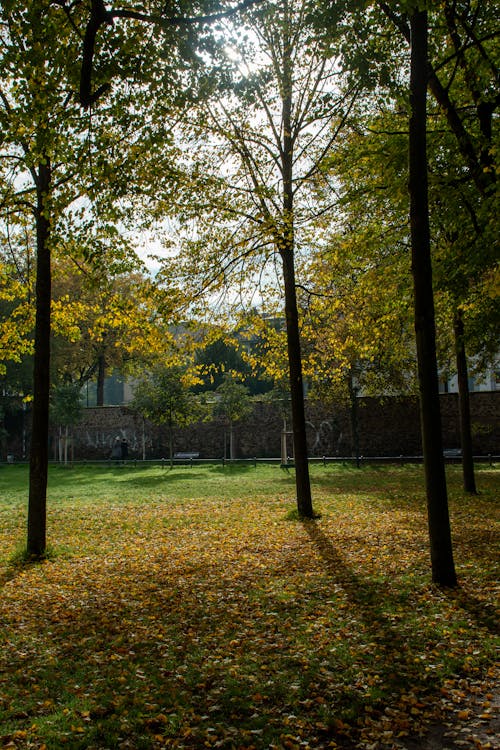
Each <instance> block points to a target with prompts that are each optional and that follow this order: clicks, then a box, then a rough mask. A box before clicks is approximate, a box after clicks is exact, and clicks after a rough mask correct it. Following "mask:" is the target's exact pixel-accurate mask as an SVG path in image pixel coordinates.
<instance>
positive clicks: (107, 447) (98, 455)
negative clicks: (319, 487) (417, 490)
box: [2, 392, 500, 459]
mask: <svg viewBox="0 0 500 750" xmlns="http://www.w3.org/2000/svg"><path fill="white" fill-rule="evenodd" d="M440 398H441V412H442V420H443V445H444V447H445V448H458V447H459V445H460V432H459V419H458V396H457V394H452V393H450V394H441V396H440ZM471 415H472V430H473V447H474V453H475V454H476V455H481V454H483V455H487V454H489V453H491V454H499V453H500V440H499V433H498V425H499V422H500V419H499V418H500V393H499V392H490V393H488V392H477V393H472V394H471ZM306 419H307V425H308V426H307V430H308V444H309V453H310V455H311V456H350V455H352V450H353V448H352V444H353V441H352V434H351V424H350V414H349V410H348V408H346V406H345V405H339V404H337V405H336V404H330V405H328V406H326V405H325V406H322V405H319V404H313V403H307V404H306ZM287 426H288V428H290V422H288V425H287ZM282 428H283V418H282V416H281V415H280V412H279V410H278V408H277V407H274V406H273V405H272V404H268V403H263V402H257V403H256V404H255V407H254V410H253V413H252V414H251V416H250V417H249V418H248V419H246V420H245V421H244V422H241V423H238V424H236V425H235V427H234V433H235V448H236V455H237V456H238V457H241V458H252V457H254V456H256V457H259V458H278V457H279V456H280V454H281V431H282ZM227 432H228V431H227V428H225V426H224V424H223V423H221V422H207V423H198V424H194V425H191V426H189V427H185V428H182V429H176V430H174V451H176V452H178V451H199V453H200V456H201V457H202V458H216V457H217V458H218V457H222V456H223V455H224V441H226V455H229V450H228V448H227V445H228V434H227ZM117 437H119V438H120V439H122V438H125V439H126V440H127V442H128V444H129V455H130V456H131V457H137V458H142V449H143V441H144V443H145V447H146V455H147V457H148V458H161V457H165V458H166V457H168V432H167V429H166V428H165V427H163V428H159V427H155V426H154V425H151V424H149V423H148V422H147V421H146V422H144V421H143V419H142V418H141V417H140V416H139V415H138V414H136V413H134V412H133V411H132V410H131V409H129V408H127V407H118V406H117V407H112V406H105V407H91V408H88V409H85V410H84V417H83V420H82V421H81V422H80V423H79V424H78V425H77V426H76V427H75V428H74V457H75V458H76V459H106V458H109V457H110V454H111V448H112V445H113V442H114V441H115V439H116V438H117ZM359 441H360V453H361V455H363V456H399V455H405V456H409V455H420V454H421V452H422V445H421V440H420V428H419V414H418V401H417V399H416V398H385V399H382V400H381V399H376V398H363V399H360V408H359ZM28 442H29V441H28ZM54 444H55V439H54V436H53V435H52V436H51V451H52V453H51V455H54V453H53V447H54ZM291 450H292V449H291V436H289V438H288V452H289V454H291ZM4 452H5V453H6V454H7V453H13V454H14V455H15V456H16V458H22V437H21V435H20V434H19V433H17V434H15V435H11V436H9V438H8V439H7V441H6V443H5V445H4ZM2 457H3V458H4V459H5V456H2Z"/></svg>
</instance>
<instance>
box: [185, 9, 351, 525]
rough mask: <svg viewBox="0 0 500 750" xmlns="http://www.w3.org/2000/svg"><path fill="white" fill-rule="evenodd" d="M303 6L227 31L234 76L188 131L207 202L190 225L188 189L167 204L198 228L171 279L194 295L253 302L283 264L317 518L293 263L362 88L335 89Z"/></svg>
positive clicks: (283, 293)
mask: <svg viewBox="0 0 500 750" xmlns="http://www.w3.org/2000/svg"><path fill="white" fill-rule="evenodd" d="M308 10H309V5H308V3H305V2H300V0H292V1H291V2H289V0H283V1H282V2H280V3H279V4H277V5H266V6H262V7H259V8H258V9H257V10H255V11H252V12H249V13H247V15H246V17H245V28H241V29H238V30H234V29H232V28H228V30H227V35H226V37H225V40H224V41H225V49H224V50H223V52H224V54H225V55H226V59H225V61H223V62H224V65H225V68H224V69H227V68H229V69H230V68H231V67H232V68H233V69H232V70H228V72H227V76H229V77H230V81H229V83H228V84H227V88H226V89H225V90H223V91H220V89H219V90H216V91H214V86H213V84H211V82H210V81H208V80H206V81H205V83H204V89H203V91H204V92H205V91H206V90H208V91H210V92H212V94H211V96H210V97H209V98H208V99H207V100H204V102H202V104H201V107H200V110H201V114H200V118H199V120H198V121H197V122H193V123H192V127H191V128H190V129H188V128H186V129H185V131H184V135H185V137H189V138H190V142H191V143H192V151H193V152H196V153H197V154H198V155H199V158H197V159H195V158H194V157H193V159H192V160H191V161H192V167H191V174H192V177H193V182H194V181H196V190H197V193H198V195H202V196H203V203H202V204H200V202H199V201H198V202H197V203H196V206H195V207H196V214H197V216H196V217H195V216H194V215H193V206H192V205H191V204H192V195H193V192H192V191H188V190H186V191H185V193H184V196H179V197H178V199H177V201H176V203H175V205H174V207H173V209H174V210H175V211H176V212H178V214H179V216H182V217H186V221H187V220H191V221H193V222H195V232H194V236H193V237H191V238H190V237H189V236H187V235H185V236H184V237H182V238H181V242H180V243H179V244H180V247H181V248H182V249H181V251H180V253H179V255H178V256H177V257H176V258H175V261H173V262H172V263H171V277H172V279H173V281H174V284H175V283H179V280H182V283H183V284H185V285H186V287H187V288H190V289H192V290H193V295H196V294H197V295H199V289H200V285H201V287H202V288H209V289H213V288H214V287H216V288H217V285H218V287H219V288H221V287H222V288H231V283H232V282H233V283H234V284H235V286H236V287H237V288H242V289H245V288H248V289H249V297H250V299H251V296H252V293H253V294H255V285H256V284H258V280H256V277H257V279H259V278H260V280H262V279H263V278H264V279H265V280H266V281H267V280H268V276H267V272H266V267H267V263H268V262H269V263H270V264H277V265H278V269H279V271H278V274H279V276H278V278H279V281H278V284H279V292H278V293H279V295H280V297H281V298H284V308H285V309H284V319H285V325H286V337H287V352H288V369H289V382H290V391H291V403H292V422H293V434H294V453H295V467H296V489H297V505H298V510H299V514H300V515H301V516H305V517H312V516H313V515H314V513H313V508H312V499H311V490H310V482H309V470H308V457H307V441H306V423H305V413H304V384H303V373H302V361H301V341H300V325H299V312H298V307H297V279H296V273H297V266H298V263H297V259H298V257H299V255H300V253H301V252H303V251H305V249H306V248H305V232H304V230H305V227H306V226H308V225H311V223H313V222H314V220H315V219H316V218H317V215H318V213H321V211H322V210H323V211H324V210H326V205H325V204H324V203H323V204H322V205H321V206H318V203H317V201H316V200H315V198H314V196H313V186H314V181H315V179H318V178H319V174H320V166H321V163H322V160H323V158H324V156H325V154H326V153H328V151H329V149H330V148H331V146H332V144H333V143H334V142H335V139H336V137H337V135H338V133H339V132H340V131H341V130H342V128H343V127H344V126H345V123H346V121H347V120H348V118H349V115H350V112H351V110H352V108H353V107H354V103H355V100H356V97H357V89H353V90H350V91H348V92H347V93H342V94H341V93H339V90H338V88H337V85H338V82H339V72H338V68H337V66H336V61H335V59H334V50H333V45H330V43H329V41H328V40H327V39H325V38H324V37H323V38H317V39H314V38H313V36H312V35H311V29H310V27H309V25H308V18H309V17H308ZM247 27H248V30H249V31H248V32H247ZM232 36H234V41H233V40H232ZM223 62H221V66H223ZM207 135H209V136H210V143H209V145H208V146H205V144H206V139H207ZM202 157H204V158H203V161H202ZM182 197H183V200H181V198H182ZM329 199H331V195H330V196H329ZM214 226H216V227H217V237H216V238H214ZM207 245H208V246H209V247H210V250H211V252H210V253H207V252H206V249H207ZM193 268H194V269H195V273H193ZM214 269H215V271H214ZM243 279H244V280H243ZM275 292H276V290H275ZM281 314H282V316H283V312H282V313H281Z"/></svg>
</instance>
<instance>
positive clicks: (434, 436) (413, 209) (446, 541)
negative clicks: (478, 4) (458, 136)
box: [409, 11, 457, 586]
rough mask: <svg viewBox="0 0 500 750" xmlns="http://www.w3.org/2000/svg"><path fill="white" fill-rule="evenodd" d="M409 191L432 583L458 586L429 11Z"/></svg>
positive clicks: (418, 34) (416, 57)
mask: <svg viewBox="0 0 500 750" xmlns="http://www.w3.org/2000/svg"><path fill="white" fill-rule="evenodd" d="M410 26H411V62H410V66H411V68H410V106H411V115H410V131H409V167H410V177H409V192H410V227H411V245H412V274H413V292H414V308H415V336H416V347H417V361H418V382H419V392H420V420H421V431H422V446H423V453H424V469H425V482H426V492H427V513H428V523H429V539H430V552H431V564H432V580H433V581H434V582H435V583H438V584H440V585H442V586H455V585H456V583H457V579H456V573H455V566H454V562H453V550H452V543H451V530H450V519H449V512H448V496H447V489H446V475H445V466H444V458H443V445H442V436H441V412H440V405H439V383H438V370H437V357H436V332H435V319H434V295H433V290H432V264H431V251H430V229H429V205H428V187H427V133H426V127H427V123H426V97H427V72H428V70H427V13H426V12H425V11H416V12H415V13H413V15H412V16H411V19H410Z"/></svg>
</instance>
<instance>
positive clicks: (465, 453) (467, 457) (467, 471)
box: [453, 310, 477, 495]
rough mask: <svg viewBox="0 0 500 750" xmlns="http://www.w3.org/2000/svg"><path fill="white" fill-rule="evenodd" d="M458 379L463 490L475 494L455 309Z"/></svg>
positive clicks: (459, 317)
mask: <svg viewBox="0 0 500 750" xmlns="http://www.w3.org/2000/svg"><path fill="white" fill-rule="evenodd" d="M453 330H454V333H455V351H456V360H457V379H458V408H459V412H460V445H461V448H462V474H463V483H464V490H465V491H466V492H470V493H471V494H474V495H475V494H476V492H477V490H476V479H475V476H474V457H473V454H472V432H471V425H470V399H469V374H468V371H467V357H466V354H465V343H464V322H463V319H462V311H461V310H457V311H456V312H455V317H454V320H453Z"/></svg>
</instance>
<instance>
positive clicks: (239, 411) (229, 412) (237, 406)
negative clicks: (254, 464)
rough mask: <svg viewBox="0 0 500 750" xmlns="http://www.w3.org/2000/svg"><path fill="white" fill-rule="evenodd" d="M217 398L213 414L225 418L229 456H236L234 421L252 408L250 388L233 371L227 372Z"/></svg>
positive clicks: (218, 389) (232, 457)
mask: <svg viewBox="0 0 500 750" xmlns="http://www.w3.org/2000/svg"><path fill="white" fill-rule="evenodd" d="M216 393H217V400H216V401H215V403H214V407H213V414H214V416H215V417H220V418H222V419H223V420H224V422H225V424H226V426H227V427H228V429H229V458H230V459H231V460H232V459H234V458H235V450H234V423H235V422H238V421H239V420H240V419H244V418H245V417H246V416H247V415H248V414H250V412H251V410H252V406H251V402H250V397H249V392H248V388H247V387H246V386H244V385H243V384H242V383H238V382H237V381H236V379H235V378H234V376H233V374H232V373H227V372H226V373H225V374H224V378H223V381H222V383H221V384H220V385H219V386H218V388H217V390H216ZM225 456H226V441H225V440H224V457H225Z"/></svg>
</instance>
